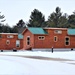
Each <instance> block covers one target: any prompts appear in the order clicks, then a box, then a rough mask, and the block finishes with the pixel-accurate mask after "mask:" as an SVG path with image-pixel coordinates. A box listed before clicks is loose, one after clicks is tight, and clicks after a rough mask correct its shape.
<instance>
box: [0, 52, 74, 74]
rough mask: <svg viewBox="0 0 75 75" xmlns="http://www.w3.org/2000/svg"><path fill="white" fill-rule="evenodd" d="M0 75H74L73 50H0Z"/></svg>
mask: <svg viewBox="0 0 75 75" xmlns="http://www.w3.org/2000/svg"><path fill="white" fill-rule="evenodd" d="M0 75H75V51H65V52H53V53H51V52H41V51H18V52H0Z"/></svg>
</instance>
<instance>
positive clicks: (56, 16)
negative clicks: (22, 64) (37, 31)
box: [47, 7, 68, 27]
mask: <svg viewBox="0 0 75 75" xmlns="http://www.w3.org/2000/svg"><path fill="white" fill-rule="evenodd" d="M67 20H68V18H67V17H66V15H62V13H61V9H60V8H59V7H56V9H55V12H53V13H51V15H50V16H49V18H48V21H47V24H48V27H67Z"/></svg>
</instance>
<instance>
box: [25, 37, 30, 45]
mask: <svg viewBox="0 0 75 75" xmlns="http://www.w3.org/2000/svg"><path fill="white" fill-rule="evenodd" d="M27 38H30V36H27V37H26V45H27V46H29V45H30V44H29V45H28V44H27V42H28V40H27ZM29 42H30V41H29Z"/></svg>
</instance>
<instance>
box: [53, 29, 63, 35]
mask: <svg viewBox="0 0 75 75" xmlns="http://www.w3.org/2000/svg"><path fill="white" fill-rule="evenodd" d="M56 31H61V33H57V32H56ZM54 33H55V34H62V30H54Z"/></svg>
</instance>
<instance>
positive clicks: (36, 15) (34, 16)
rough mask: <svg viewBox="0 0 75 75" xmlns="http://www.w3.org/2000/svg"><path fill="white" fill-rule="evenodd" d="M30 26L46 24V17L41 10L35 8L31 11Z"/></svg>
mask: <svg viewBox="0 0 75 75" xmlns="http://www.w3.org/2000/svg"><path fill="white" fill-rule="evenodd" d="M28 26H29V27H44V26H45V17H44V16H43V14H42V13H41V12H40V11H39V10H37V9H34V10H33V12H31V16H30V20H29V23H28Z"/></svg>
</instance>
